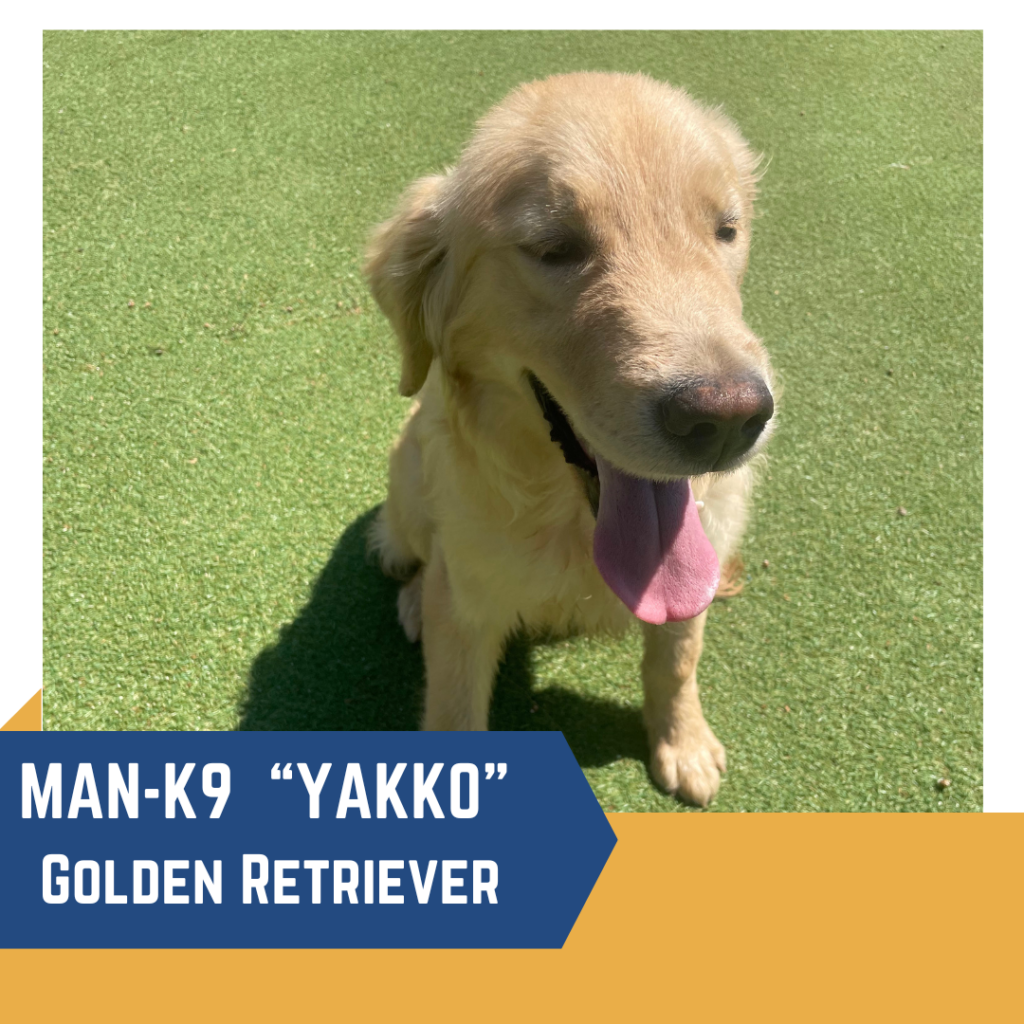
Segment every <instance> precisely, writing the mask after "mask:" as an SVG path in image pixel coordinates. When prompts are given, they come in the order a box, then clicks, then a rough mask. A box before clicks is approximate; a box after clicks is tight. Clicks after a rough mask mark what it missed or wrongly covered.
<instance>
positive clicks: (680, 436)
mask: <svg viewBox="0 0 1024 1024" xmlns="http://www.w3.org/2000/svg"><path fill="white" fill-rule="evenodd" d="M660 413H661V423H662V426H663V427H664V429H665V431H666V432H667V434H668V435H669V437H670V438H671V439H672V442H673V444H674V445H675V446H676V448H678V449H680V450H681V451H682V453H683V454H684V455H686V456H687V457H689V458H691V459H694V460H697V461H699V462H700V463H702V464H708V465H709V466H712V467H714V466H716V465H719V464H721V463H724V462H727V461H730V460H732V459H734V458H736V457H738V456H740V455H742V454H743V453H744V452H747V451H749V450H750V448H751V447H753V444H754V442H755V441H756V440H757V439H758V438H759V437H760V436H761V431H763V430H764V428H765V425H766V424H767V423H768V421H769V420H770V419H771V418H772V416H773V414H774V413H775V402H774V401H773V400H772V393H771V392H770V391H769V390H768V385H767V384H765V382H764V381H763V380H762V379H761V378H760V377H741V378H734V379H725V380H698V381H692V382H687V383H685V384H682V385H680V386H678V387H676V388H673V390H672V392H671V394H669V395H668V396H667V397H665V398H663V399H662V400H661V402H660Z"/></svg>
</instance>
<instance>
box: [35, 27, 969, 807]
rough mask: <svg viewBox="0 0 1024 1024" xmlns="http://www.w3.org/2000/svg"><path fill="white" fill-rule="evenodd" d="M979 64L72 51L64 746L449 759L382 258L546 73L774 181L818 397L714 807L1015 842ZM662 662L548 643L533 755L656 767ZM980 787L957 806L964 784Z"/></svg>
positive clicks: (65, 304) (804, 53)
mask: <svg viewBox="0 0 1024 1024" xmlns="http://www.w3.org/2000/svg"><path fill="white" fill-rule="evenodd" d="M981 56H982V45H981V35H980V33H949V34H902V33H873V34H872V33H869V34H861V33H855V34H842V33H840V34H821V33H769V34H760V33H696V34H674V33H654V34H652V33H605V32H596V33H561V32H559V33H529V34H523V33H470V34H459V33H423V34H416V33H402V34H395V33H384V34H374V33H335V34H319V33H317V34H306V33H290V34H255V33H230V34H227V33H194V34H180V33H124V34H107V33H92V32H91V33H88V34H80V33H49V34H47V35H46V37H45V43H44V61H45V64H44V83H45V88H44V122H45V134H44V138H45V160H44V168H45V183H44V184H45V209H44V218H45V222H44V233H45V234H44V238H45V263H44V298H45V305H44V313H43V325H44V362H45V374H44V387H45V394H44V401H45V413H44V416H45V420H44V433H45V439H44V440H45V444H44V458H45V476H44V480H45V523H44V551H45V666H44V668H45V726H46V728H47V729H235V728H238V727H241V728H249V729H412V728H415V727H416V724H417V718H418V711H419V706H420V702H421V694H422V661H421V657H420V653H419V649H418V648H416V647H412V646H410V645H408V644H407V643H406V641H405V640H404V637H403V635H402V633H401V630H400V628H399V626H398V623H397V621H396V617H395V609H394V602H395V594H396V584H394V583H393V582H391V581H389V580H386V579H385V578H384V577H382V576H381V575H380V573H379V572H378V571H377V569H376V568H375V567H374V566H373V565H371V564H370V563H369V562H368V561H367V559H366V556H365V536H366V529H367V524H368V522H369V521H370V518H371V516H372V514H373V510H374V509H375V507H376V506H377V505H378V503H379V502H380V501H381V500H382V499H383V497H384V493H385V465H386V454H387V450H388V446H389V444H390V442H391V439H392V437H393V436H394V434H395V432H396V430H397V428H398V426H399V424H400V422H401V420H402V418H403V414H404V411H405V409H406V405H407V403H406V401H405V400H403V399H401V398H399V397H398V395H397V392H396V385H397V379H398V360H397V356H396V351H395V346H394V342H393V338H392V337H391V334H390V331H389V328H388V325H387V323H386V321H385V320H384V317H383V316H382V315H381V314H380V312H379V311H378V310H377V309H376V308H375V306H374V305H373V303H372V300H371V299H370V297H369V294H368V291H367V288H366V285H365V283H364V282H363V281H362V280H361V277H360V272H359V267H360V262H361V250H362V246H363V243H364V240H365V238H366V236H367V233H368V230H369V229H370V227H371V226H372V225H373V224H374V223H375V222H377V221H379V220H380V219H382V218H383V217H385V216H386V215H387V214H388V213H389V211H390V209H391V207H392V205H393V203H394V202H395V199H396V198H397V196H398V194H399V193H400V191H401V189H402V188H403V186H404V185H405V184H407V183H408V182H409V181H411V180H412V179H413V178H415V177H416V176H418V175H422V174H425V173H429V172H434V171H437V170H438V169H440V168H442V167H443V166H444V165H445V164H450V163H452V162H453V161H454V160H455V159H456V157H457V155H458V153H459V150H460V147H461V145H462V143H463V142H464V141H465V139H466V138H467V135H468V133H469V132H470V130H471V127H472V125H473V122H474V121H475V119H476V118H477V117H479V116H480V115H481V114H482V113H483V112H484V111H485V110H486V109H487V108H488V107H489V106H490V105H491V104H492V103H494V102H496V101H497V100H499V99H500V98H501V97H502V96H503V95H504V94H505V93H506V92H508V90H509V89H511V88H512V87H514V86H515V85H516V84H518V83H519V82H521V81H524V80H527V79H531V78H536V77H541V76H544V75H548V74H551V73H555V72H564V71H571V70H581V69H588V70H619V71H636V70H643V71H645V72H647V73H648V74H650V75H652V76H654V77H656V78H660V79H664V80H667V81H669V82H672V83H675V84H678V85H682V86H684V87H686V88H687V89H688V90H690V91H691V92H692V93H693V94H694V95H695V96H696V97H698V98H699V99H702V100H704V101H707V102H713V103H723V104H724V105H725V107H726V110H727V111H728V113H730V114H731V115H732V116H733V117H734V118H735V119H736V120H737V121H738V123H739V124H740V125H741V127H742V129H743V130H744V132H745V133H746V135H747V137H748V138H749V139H750V140H751V142H752V143H753V145H754V146H756V147H757V148H759V149H762V150H764V151H765V152H766V153H767V154H768V156H769V157H770V159H771V163H770V166H769V169H768V172H767V174H766V176H765V178H764V180H763V183H762V198H761V203H760V214H761V216H760V218H759V220H758V221H757V222H756V227H755V238H754V246H753V253H752V259H751V268H750V271H749V273H748V275H747V279H746V282H745V285H744V295H745V302H746V307H745V308H746V316H747V319H748V322H749V323H750V324H751V326H752V327H753V329H754V330H755V331H757V332H758V333H759V334H760V335H761V336H762V337H763V338H764V339H765V341H766V343H767V346H768V348H769V350H770V352H771V354H772V358H773V360H774V364H775V366H776V367H777V370H778V374H779V377H780V379H781V380H782V381H783V383H784V386H785V395H784V398H783V401H782V404H781V411H780V414H779V426H778V431H777V433H776V436H775V438H774V440H773V442H772V445H771V461H770V468H769V470H768V472H767V473H766V474H765V476H764V479H763V481H762V485H761V488H760V490H759V492H758V495H757V500H756V507H755V511H754V515H753V518H752V522H751V527H750V530H749V533H748V535H747V539H746V542H745V545H744V551H743V554H744V558H745V561H746V566H747V570H746V579H747V582H746V588H745V590H744V592H743V593H742V594H741V595H740V596H738V597H736V598H733V599H732V600H730V601H729V602H727V603H724V604H720V603H716V604H715V605H714V606H713V608H712V611H711V613H710V616H709V621H708V627H707V643H706V647H705V653H704V657H703V660H702V662H701V669H700V678H701V682H702V686H703V693H704V706H705V710H706V713H707V717H708V719H709V721H710V723H711V725H712V727H713V728H714V729H715V731H716V733H717V734H718V736H719V738H720V739H721V740H722V741H723V742H724V743H725V745H726V747H727V748H728V752H729V773H728V775H727V777H726V780H725V783H724V785H723V787H722V791H721V794H720V796H719V798H718V800H717V802H716V803H715V804H714V805H713V806H714V808H715V809H717V810H722V811H738V810H747V811H755V810H864V811H868V810H980V809H981V795H982V790H981V763H982V733H981V727H982V703H981V640H982V634H981V399H982V394H981V255H982V239H981V168H982V161H981V100H982V97H981ZM638 660H639V637H638V636H634V637H631V638H628V639H626V640H625V641H612V640H607V639H592V638H578V639H571V640H560V641H556V642H552V643H549V644H540V645H536V646H534V647H533V648H532V649H531V648H530V647H528V646H527V645H526V644H524V643H522V642H520V641H517V642H515V643H513V644H512V646H511V647H510V649H509V651H508V654H507V656H506V659H505V664H504V667H503V669H502V674H501V678H500V680H499V684H498V687H497V692H496V696H495V701H494V708H493V713H492V727H493V728H497V729H561V730H562V731H563V732H564V733H565V735H566V737H567V739H568V740H569V743H570V744H571V746H572V748H573V750H574V751H575V753H576V755H577V758H578V759H579V761H580V763H581V765H582V766H583V768H584V770H585V771H586V773H587V776H588V778H589V779H590V781H591V783H592V785H593V787H594V789H595V791H596V792H597V794H598V797H599V798H600V800H601V801H602V803H603V805H604V806H605V808H606V809H608V810H619V811H631V810H660V811H670V810H675V809H676V805H675V803H674V802H673V801H672V800H671V799H669V798H667V797H665V796H664V795H662V794H661V793H659V792H658V791H657V789H656V788H655V787H654V786H653V784H652V782H651V780H650V778H649V776H648V774H647V771H646V768H645V760H646V756H647V749H646V740H645V737H644V733H643V728H642V724H641V719H640V705H641V691H640V685H639V678H638ZM940 778H941V779H948V780H950V783H951V784H950V785H949V786H948V788H940V787H939V786H938V785H937V780H938V779H940Z"/></svg>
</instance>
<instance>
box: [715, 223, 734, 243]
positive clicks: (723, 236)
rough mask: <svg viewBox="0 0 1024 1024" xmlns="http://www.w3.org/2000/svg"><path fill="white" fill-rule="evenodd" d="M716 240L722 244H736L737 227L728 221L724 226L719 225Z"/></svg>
mask: <svg viewBox="0 0 1024 1024" xmlns="http://www.w3.org/2000/svg"><path fill="white" fill-rule="evenodd" d="M715 238H717V239H718V240H719V241H720V242H735V241H736V225H735V224H733V223H731V222H729V221H726V222H725V223H724V224H719V226H718V230H717V231H716V232H715Z"/></svg>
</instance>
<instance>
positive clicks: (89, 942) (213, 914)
mask: <svg viewBox="0 0 1024 1024" xmlns="http://www.w3.org/2000/svg"><path fill="white" fill-rule="evenodd" d="M0 822H2V832H3V839H2V843H0V870H2V874H0V877H2V878H3V892H2V896H0V908H2V909H0V947H5V948H40V947H48V948H190V947H191V948H225V947H227V948H345V947H347V948H357V947H363V948H444V947H447V948H453V947H454V948H558V947H561V945H562V944H563V943H564V942H565V939H566V937H567V936H568V934H569V931H570V930H571V928H572V926H573V923H574V922H575V920H576V917H577V915H578V914H579V912H580V910H581V909H582V907H583V904H584V903H585V902H586V899H587V896H588V895H589V894H590V890H591V889H592V887H593V885H594V883H595V882H596V881H597V877H598V875H599V874H600V873H601V869H602V868H603V867H604V864H605V861H606V860H607V859H608V856H609V855H610V853H611V851H612V848H613V847H614V845H615V835H614V833H613V832H612V829H611V827H610V826H609V824H608V820H607V818H606V817H605V815H604V814H603V812H602V811H601V808H600V806H599V805H598V803H597V801H596V799H595V798H594V795H593V793H592V792H591V790H590V787H589V785H588V784H587V781H586V779H585V778H584V777H583V773H582V772H581V771H580V769H579V766H578V765H577V764H576V761H575V759H574V758H573V756H572V752H571V751H570V750H569V747H568V745H567V744H566V742H565V739H564V738H563V737H562V734H561V733H543V732H541V733H525V732H524V733H493V732H492V733H399V732H381V733H356V732H352V733H326V732H324V733H316V732H303V733H298V732H294V733H282V732H238V733H167V732H163V733H141V732H133V733H110V732H103V733H5V734H4V736H3V738H2V740H0Z"/></svg>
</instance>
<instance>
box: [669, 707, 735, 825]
mask: <svg viewBox="0 0 1024 1024" xmlns="http://www.w3.org/2000/svg"><path fill="white" fill-rule="evenodd" d="M724 771H725V747H723V746H722V744H721V743H719V742H718V739H717V737H716V736H715V734H714V733H713V732H712V731H711V729H710V727H709V726H708V724H707V722H705V721H704V720H703V718H702V719H700V721H699V722H694V723H693V724H692V725H688V726H687V727H686V728H685V729H684V730H682V731H681V734H680V736H678V737H677V738H676V742H675V743H669V742H668V741H667V740H659V741H658V742H656V743H655V744H654V746H653V753H652V754H651V775H652V776H653V777H654V781H655V782H657V783H658V785H659V786H661V787H662V789H665V790H667V791H668V792H669V793H671V794H673V795H674V796H677V797H678V798H679V799H680V800H684V801H685V802H686V803H690V804H696V805H697V806H698V807H707V805H708V804H709V803H710V802H711V801H712V800H713V799H714V798H715V795H716V794H717V793H718V787H719V784H720V783H721V781H722V772H724Z"/></svg>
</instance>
